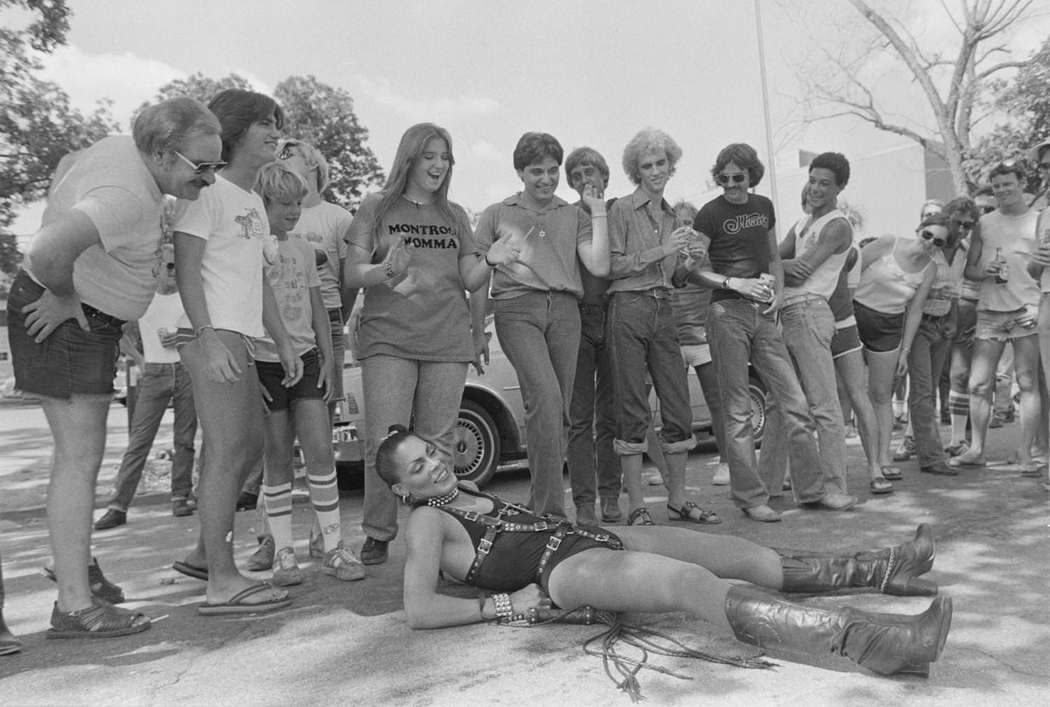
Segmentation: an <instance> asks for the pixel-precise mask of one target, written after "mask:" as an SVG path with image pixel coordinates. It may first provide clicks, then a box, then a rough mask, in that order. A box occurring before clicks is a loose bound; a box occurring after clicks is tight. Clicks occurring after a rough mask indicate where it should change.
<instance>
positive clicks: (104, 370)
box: [7, 270, 124, 400]
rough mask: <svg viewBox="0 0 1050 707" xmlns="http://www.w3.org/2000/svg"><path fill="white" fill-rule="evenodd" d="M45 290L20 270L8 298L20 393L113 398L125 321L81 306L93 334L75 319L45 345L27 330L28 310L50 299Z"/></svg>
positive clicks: (15, 370)
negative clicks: (26, 307) (42, 298)
mask: <svg viewBox="0 0 1050 707" xmlns="http://www.w3.org/2000/svg"><path fill="white" fill-rule="evenodd" d="M44 289H45V288H44V287H43V285H41V284H39V283H38V282H36V281H35V280H34V279H33V278H31V277H30V276H29V273H27V272H26V271H25V270H19V271H18V275H17V276H16V277H15V280H14V282H13V283H12V284H11V292H10V294H8V297H7V330H8V338H9V340H10V343H11V358H12V362H13V364H14V373H15V388H17V389H18V390H21V391H23V392H26V393H34V394H36V395H43V396H46V397H49V398H60V399H63V400H68V399H69V398H70V397H72V396H73V395H110V394H112V393H113V379H114V378H115V377H116V375H117V358H118V356H119V355H120V337H121V335H122V333H123V326H124V320H123V319H117V318H116V317H113V316H111V315H109V314H106V313H105V312H100V311H99V310H97V309H95V308H94V307H91V306H88V305H86V304H84V305H81V307H82V308H83V310H84V316H85V317H86V319H87V322H88V326H89V328H90V330H89V331H84V330H83V329H81V328H80V324H79V323H78V322H77V320H75V319H69V320H67V321H65V322H63V323H61V324H59V325H58V327H56V328H55V330H54V331H52V332H51V334H50V335H49V336H48V337H47V338H46V339H44V341H43V342H41V343H39V344H38V343H36V342H35V341H34V340H33V337H31V336H29V334H28V332H27V331H26V323H25V314H23V312H22V309H23V307H25V306H26V305H28V304H31V303H33V302H36V301H37V300H38V299H40V297H41V296H42V295H43V294H44Z"/></svg>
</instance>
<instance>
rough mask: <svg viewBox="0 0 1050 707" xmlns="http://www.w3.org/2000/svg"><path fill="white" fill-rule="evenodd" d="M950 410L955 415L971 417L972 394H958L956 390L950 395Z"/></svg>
mask: <svg viewBox="0 0 1050 707" xmlns="http://www.w3.org/2000/svg"><path fill="white" fill-rule="evenodd" d="M948 410H950V411H951V413H952V414H953V415H969V414H970V394H969V393H956V392H955V391H954V390H953V391H951V392H950V393H948Z"/></svg>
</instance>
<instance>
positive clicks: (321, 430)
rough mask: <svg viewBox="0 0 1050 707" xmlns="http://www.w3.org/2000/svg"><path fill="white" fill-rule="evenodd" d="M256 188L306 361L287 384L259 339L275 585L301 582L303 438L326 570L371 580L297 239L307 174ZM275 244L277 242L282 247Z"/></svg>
mask: <svg viewBox="0 0 1050 707" xmlns="http://www.w3.org/2000/svg"><path fill="white" fill-rule="evenodd" d="M256 190H257V191H258V192H259V193H260V194H261V195H262V198H263V204H264V205H265V206H266V215H267V218H268V219H269V222H270V231H271V233H272V234H273V237H274V238H275V239H276V243H275V244H272V245H271V246H269V247H267V250H266V256H267V264H266V269H265V275H266V278H267V279H268V281H269V283H270V287H271V288H272V289H273V293H274V298H275V299H276V301H277V309H278V311H279V312H280V313H281V320H282V322H283V323H284V326H285V328H286V329H287V331H288V336H289V338H290V339H291V341H292V345H293V346H294V347H295V351H296V353H297V354H298V355H299V357H300V358H301V359H302V361H303V377H302V378H301V379H300V380H299V382H298V383H296V384H295V385H293V386H291V387H290V388H286V387H284V386H283V385H282V380H283V379H284V377H285V374H284V368H283V366H282V365H281V362H280V359H279V357H278V355H277V350H276V347H275V346H274V342H273V341H272V340H271V339H269V338H267V337H261V338H256V339H255V361H256V370H257V371H258V373H259V381H260V382H261V383H262V387H263V397H264V398H265V399H266V405H267V407H268V408H269V410H270V414H269V415H268V416H267V424H266V452H265V463H264V464H265V467H264V475H263V478H264V481H263V498H264V503H265V508H266V515H267V519H268V520H269V524H270V530H271V532H272V533H273V538H274V544H275V545H276V548H277V554H276V557H275V559H274V572H273V583H274V584H277V585H280V586H289V585H293V584H299V583H300V582H302V580H303V576H302V571H301V570H300V569H299V563H298V561H297V560H296V558H295V551H294V550H293V549H292V476H293V474H292V442H293V440H294V439H295V437H298V438H299V442H300V445H301V446H302V450H303V456H304V457H305V459H306V480H307V485H308V486H309V489H310V500H311V502H312V503H313V507H314V512H315V513H316V514H317V521H318V523H319V525H320V527H321V536H322V540H323V543H324V560H323V562H322V569H323V571H324V572H325V573H326V574H330V575H333V576H335V577H337V578H338V579H341V580H355V579H364V576H365V570H364V565H362V564H361V561H360V560H358V558H357V557H356V556H354V553H353V552H352V551H351V550H350V549H349V548H348V547H345V546H344V545H343V541H342V527H341V524H340V519H339V489H338V487H337V485H336V473H335V460H334V457H333V454H332V437H331V434H330V432H329V430H330V427H329V418H328V408H327V402H328V399H329V397H330V396H331V394H332V393H331V391H332V376H333V375H334V370H335V369H334V366H333V356H332V336H331V330H330V328H329V322H328V312H327V311H326V310H325V307H324V301H323V300H322V298H321V284H320V279H319V278H318V275H317V268H316V267H315V266H314V252H313V248H312V247H311V246H310V245H309V244H308V243H306V242H305V241H302V240H299V239H295V238H289V237H288V233H289V231H291V230H292V229H293V228H295V224H296V222H298V220H299V214H300V212H301V210H302V200H303V197H304V196H305V195H306V193H307V187H306V184H305V183H304V182H303V178H302V177H301V176H299V175H298V174H296V173H295V172H293V171H291V170H289V169H287V168H286V167H283V166H281V165H280V164H278V163H272V164H269V165H267V166H266V167H264V168H263V169H262V171H260V173H259V181H258V183H257V185H256ZM274 246H275V247H274Z"/></svg>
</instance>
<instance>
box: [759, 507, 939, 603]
mask: <svg viewBox="0 0 1050 707" xmlns="http://www.w3.org/2000/svg"><path fill="white" fill-rule="evenodd" d="M777 552H778V553H780V555H781V561H780V566H781V569H782V570H783V572H784V584H783V586H782V589H783V591H785V592H822V591H827V590H829V589H837V588H841V587H874V588H876V589H878V590H879V591H880V592H883V593H885V594H894V595H896V596H932V595H934V594H936V593H937V585H936V584H935V583H934V582H931V581H930V580H928V579H921V578H920V577H919V575H922V574H925V573H927V572H929V571H930V568H931V567H933V558H934V555H935V554H936V548H935V547H934V544H933V529H932V528H930V526H929V525H928V524H926V523H923V524H922V525H920V526H919V527H918V529H917V530H916V531H915V538H914V539H913V540H911V541H909V542H906V543H904V544H903V545H896V546H894V547H889V548H884V549H882V550H865V551H863V552H858V553H856V554H854V555H821V554H819V553H806V552H801V551H794V550H777Z"/></svg>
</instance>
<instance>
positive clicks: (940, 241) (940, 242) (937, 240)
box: [919, 229, 948, 248]
mask: <svg viewBox="0 0 1050 707" xmlns="http://www.w3.org/2000/svg"><path fill="white" fill-rule="evenodd" d="M919 235H920V236H922V238H923V240H926V241H933V244H934V245H935V246H937V247H938V248H942V247H944V244H945V243H947V242H948V241H947V239H945V238H941V237H940V236H936V235H934V233H933V231H927V230H925V229H924V230H923V231H922V233H920V234H919Z"/></svg>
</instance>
